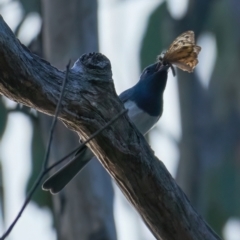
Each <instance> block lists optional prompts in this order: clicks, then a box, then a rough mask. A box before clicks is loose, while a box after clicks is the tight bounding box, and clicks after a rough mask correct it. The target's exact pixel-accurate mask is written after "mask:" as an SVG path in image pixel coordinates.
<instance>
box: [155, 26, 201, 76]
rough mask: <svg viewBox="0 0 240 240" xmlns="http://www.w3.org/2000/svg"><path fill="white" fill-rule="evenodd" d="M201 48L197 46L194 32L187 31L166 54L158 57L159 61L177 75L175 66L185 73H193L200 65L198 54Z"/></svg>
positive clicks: (174, 42)
mask: <svg viewBox="0 0 240 240" xmlns="http://www.w3.org/2000/svg"><path fill="white" fill-rule="evenodd" d="M200 51H201V47H200V46H197V45H196V44H195V36H194V32H193V31H187V32H184V33H182V34H181V35H180V36H178V37H177V38H176V39H175V40H174V41H173V43H172V44H171V45H170V47H169V48H168V50H167V51H166V53H163V54H161V55H159V56H158V59H157V60H158V61H159V62H160V63H161V64H162V65H168V66H169V67H170V68H171V70H172V73H173V76H175V75H176V73H175V69H174V67H173V65H175V66H176V67H178V68H180V69H181V70H183V71H188V72H193V69H194V68H195V67H196V65H197V64H198V54H199V52H200Z"/></svg>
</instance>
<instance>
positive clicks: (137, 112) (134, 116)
mask: <svg viewBox="0 0 240 240" xmlns="http://www.w3.org/2000/svg"><path fill="white" fill-rule="evenodd" d="M124 106H125V108H126V109H128V116H129V118H130V119H131V120H132V122H133V123H134V124H135V126H136V127H137V129H138V130H139V131H140V132H141V133H142V134H143V135H145V134H146V133H147V132H148V131H150V130H151V129H152V128H153V127H154V126H155V124H156V123H157V121H158V119H159V117H160V116H151V115H150V114H148V113H146V112H145V111H143V110H142V109H140V108H139V107H138V106H137V105H136V104H135V103H134V102H133V101H127V102H125V103H124Z"/></svg>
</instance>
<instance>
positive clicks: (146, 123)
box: [43, 62, 169, 194]
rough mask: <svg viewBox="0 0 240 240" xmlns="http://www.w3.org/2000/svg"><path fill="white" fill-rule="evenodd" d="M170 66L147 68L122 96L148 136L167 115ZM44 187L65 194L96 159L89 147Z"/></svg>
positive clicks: (131, 113)
mask: <svg viewBox="0 0 240 240" xmlns="http://www.w3.org/2000/svg"><path fill="white" fill-rule="evenodd" d="M168 69H169V65H166V66H164V65H161V64H160V63H159V62H158V63H155V64H152V65H150V66H148V67H147V68H145V69H144V70H143V72H142V74H141V76H140V80H139V81H138V82H137V84H136V85H135V86H133V87H132V88H129V89H128V90H126V91H124V92H123V93H121V94H120V95H119V98H120V100H121V101H122V103H123V104H124V107H125V108H126V109H128V116H129V118H130V119H131V121H132V122H133V123H134V124H135V126H136V127H137V129H138V130H139V131H140V132H141V133H142V134H143V135H145V134H146V133H147V132H148V131H149V130H150V129H151V128H153V126H154V125H155V124H156V123H157V121H158V120H159V118H160V117H161V115H162V112H163V92H164V90H165V87H166V83H167V77H168ZM77 154H78V156H79V157H77V158H76V159H74V160H72V161H71V162H69V163H67V164H66V165H65V166H63V167H62V168H61V169H60V170H59V171H57V172H56V173H55V174H54V175H53V176H51V177H50V178H48V179H47V180H46V181H45V182H44V183H43V189H44V190H50V191H51V193H53V194H55V193H58V192H59V191H61V190H62V189H63V188H64V187H65V186H66V185H67V184H68V183H69V182H70V181H71V180H72V179H73V177H75V176H76V174H77V173H78V172H80V170H82V169H83V167H84V166H85V165H86V164H87V163H88V162H89V161H90V160H91V158H92V157H93V156H94V155H93V153H92V152H91V150H90V149H89V148H87V147H85V148H84V149H82V150H81V152H80V153H77Z"/></svg>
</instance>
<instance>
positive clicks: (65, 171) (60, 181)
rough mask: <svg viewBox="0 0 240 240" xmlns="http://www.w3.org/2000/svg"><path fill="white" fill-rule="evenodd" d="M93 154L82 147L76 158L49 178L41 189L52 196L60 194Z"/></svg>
mask: <svg viewBox="0 0 240 240" xmlns="http://www.w3.org/2000/svg"><path fill="white" fill-rule="evenodd" d="M92 157H93V153H92V152H91V150H90V149H89V148H88V147H86V146H85V147H84V148H83V149H82V150H81V151H80V152H79V153H77V156H76V157H75V158H74V159H73V160H72V161H70V162H69V163H67V164H66V165H65V166H63V167H62V168H61V169H60V170H58V171H57V172H56V173H54V175H52V176H51V177H49V178H48V179H47V180H46V181H45V182H44V183H43V185H42V189H43V190H45V191H50V192H51V193H52V194H56V193H58V192H60V191H61V190H62V189H63V188H64V187H65V186H66V185H67V184H68V183H69V182H70V181H71V180H72V179H73V178H74V177H75V176H76V175H77V173H78V172H80V171H81V170H82V169H83V168H84V166H85V165H86V164H87V163H88V162H89V161H90V160H91V158H92Z"/></svg>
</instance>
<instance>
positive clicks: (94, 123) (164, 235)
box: [0, 18, 219, 240]
mask: <svg viewBox="0 0 240 240" xmlns="http://www.w3.org/2000/svg"><path fill="white" fill-rule="evenodd" d="M0 55H1V58H0V93H1V94H3V95H5V96H6V97H8V98H10V99H12V100H14V101H17V102H20V103H22V104H24V105H27V106H29V107H33V108H35V109H37V110H38V111H41V112H44V113H46V114H49V115H53V113H54V110H55V106H56V103H57V101H58V98H59V95H60V87H61V84H62V81H63V78H64V72H61V71H59V70H57V69H56V68H54V67H52V66H51V65H50V64H48V63H47V62H46V61H44V60H42V59H40V58H39V57H37V56H35V55H33V54H31V53H30V52H29V51H28V50H27V49H26V48H23V46H22V45H21V44H20V43H19V41H17V40H16V38H15V37H14V35H13V33H12V32H11V31H10V29H9V28H8V27H7V25H6V24H5V23H4V21H3V20H2V18H1V19H0ZM78 64H79V70H80V71H78V72H75V73H74V72H73V71H71V72H70V74H69V78H68V82H67V85H66V90H65V95H64V99H63V101H62V104H61V107H62V110H61V113H60V116H59V119H61V120H62V121H63V122H64V123H65V124H66V125H67V126H68V128H70V129H72V130H74V131H76V132H77V133H78V134H80V135H81V136H82V137H83V138H84V139H86V138H87V137H89V136H90V135H91V134H92V133H94V132H95V131H96V130H97V129H99V128H101V127H103V126H104V125H105V124H106V123H107V122H108V121H109V120H110V119H112V118H113V117H114V116H116V114H118V113H119V112H121V111H122V110H123V105H122V104H121V102H120V100H119V99H118V97H117V95H116V93H115V90H114V85H113V81H112V73H111V66H110V62H109V60H108V59H107V58H106V57H104V56H103V55H101V54H89V55H85V56H84V57H82V58H81V59H80V60H79V61H78ZM88 146H89V147H90V149H91V150H92V151H93V152H94V154H95V155H96V156H97V157H98V159H99V160H100V162H101V163H102V164H103V165H104V167H105V168H106V169H107V171H108V172H109V174H110V175H111V176H112V177H113V178H114V180H115V181H116V182H117V184H118V186H119V187H120V189H121V190H122V191H123V193H124V194H125V196H126V197H127V199H128V200H129V201H130V202H131V203H132V204H133V206H134V207H135V208H136V210H137V211H138V212H139V214H140V215H141V216H142V218H143V219H144V221H145V223H146V224H147V226H148V227H149V229H150V230H151V232H152V233H153V234H154V236H155V237H156V238H157V239H164V240H179V239H185V240H190V239H191V240H192V239H194V240H195V239H196V240H197V239H199V240H204V239H206V240H211V239H219V237H218V236H217V235H216V234H215V233H214V232H213V231H212V230H211V228H210V227H209V226H208V225H207V224H206V222H205V221H204V220H203V218H202V217H201V216H200V215H198V214H197V212H196V211H195V210H194V208H193V207H192V206H191V204H190V203H189V201H188V199H187V197H186V196H185V194H184V193H183V192H182V191H181V189H180V188H179V187H178V185H177V184H176V183H175V181H174V179H173V178H172V177H171V175H170V174H169V173H168V171H167V169H166V168H165V166H164V165H163V164H162V162H161V161H159V160H158V159H157V158H156V157H155V156H154V154H153V152H152V150H151V149H150V147H149V145H148V144H147V142H146V141H145V139H144V137H143V136H142V135H141V134H140V133H139V132H138V131H137V129H136V128H135V127H134V125H133V124H131V122H130V121H129V119H128V117H127V115H125V116H123V117H121V118H119V119H118V121H117V122H116V123H114V124H113V125H112V126H111V127H109V128H108V129H106V130H105V131H103V132H102V133H101V134H99V135H98V136H97V137H96V138H95V139H94V140H92V141H91V142H90V143H89V145H88Z"/></svg>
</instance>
